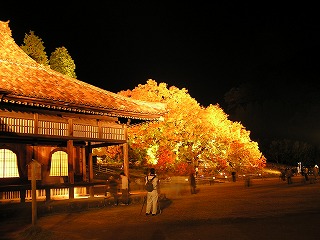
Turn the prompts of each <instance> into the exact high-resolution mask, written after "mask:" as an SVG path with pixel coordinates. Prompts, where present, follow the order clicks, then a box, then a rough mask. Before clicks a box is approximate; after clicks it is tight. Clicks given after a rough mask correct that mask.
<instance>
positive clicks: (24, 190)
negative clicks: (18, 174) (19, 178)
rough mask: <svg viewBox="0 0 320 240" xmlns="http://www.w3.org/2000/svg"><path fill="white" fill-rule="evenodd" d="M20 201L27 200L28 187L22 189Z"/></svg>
mask: <svg viewBox="0 0 320 240" xmlns="http://www.w3.org/2000/svg"><path fill="white" fill-rule="evenodd" d="M20 202H22V203H24V202H26V189H24V188H22V189H20Z"/></svg>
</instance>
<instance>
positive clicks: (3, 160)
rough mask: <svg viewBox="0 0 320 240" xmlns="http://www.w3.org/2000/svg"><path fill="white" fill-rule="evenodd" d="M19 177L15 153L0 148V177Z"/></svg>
mask: <svg viewBox="0 0 320 240" xmlns="http://www.w3.org/2000/svg"><path fill="white" fill-rule="evenodd" d="M13 177H19V171H18V160H17V155H16V154H15V153H14V152H12V151H11V150H9V149H0V178H13Z"/></svg>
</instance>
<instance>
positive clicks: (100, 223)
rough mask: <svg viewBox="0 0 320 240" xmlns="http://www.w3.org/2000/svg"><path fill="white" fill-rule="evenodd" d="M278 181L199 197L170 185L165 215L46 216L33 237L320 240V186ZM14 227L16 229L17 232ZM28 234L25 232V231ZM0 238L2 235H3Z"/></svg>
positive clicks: (229, 186)
mask: <svg viewBox="0 0 320 240" xmlns="http://www.w3.org/2000/svg"><path fill="white" fill-rule="evenodd" d="M293 181H294V183H293V184H290V185H288V184H287V183H286V182H283V181H280V180H279V179H264V180H261V179H259V180H258V179H257V180H253V182H252V185H251V186H250V187H245V185H244V182H243V181H238V182H235V183H234V182H228V183H221V184H213V185H211V186H210V185H200V186H199V189H198V190H199V192H198V193H197V194H192V195H191V194H190V192H189V189H188V188H186V187H185V186H184V187H181V186H178V185H177V186H175V185H168V186H166V187H165V188H163V189H162V192H163V193H165V194H166V196H167V198H168V200H167V201H163V202H162V213H161V214H160V215H157V216H154V217H152V216H145V214H144V209H143V211H142V214H140V212H141V208H142V204H138V203H136V204H132V205H129V206H118V207H113V206H112V207H111V206H110V207H103V208H100V209H93V210H90V211H84V212H76V213H63V214H55V215H49V216H43V217H41V218H39V219H38V222H37V225H36V227H37V229H34V231H35V232H37V234H35V235H34V236H33V237H32V238H29V239H34V240H36V239H41V240H53V239H54V240H55V239H59V240H63V239H65V240H67V239H68V240H69V239H73V240H77V239H104V240H105V239H113V240H118V239H119V240H120V239H130V240H134V239H137V240H144V239H153V240H171V239H179V240H180V239H183V240H189V239H190V240H191V239H192V240H195V239H201V240H206V239H208V240H209V239H210V240H211V239H222V240H227V239H232V240H243V239H248V240H250V239H259V240H264V239H268V240H269V239H272V240H277V239H281V240H286V239H290V240H295V239H299V240H301V239H308V240H315V239H317V240H318V239H319V234H320V232H319V229H320V228H319V227H320V184H319V183H315V184H309V183H302V182H300V180H299V181H297V179H293ZM1 228H6V229H5V230H4V229H2V233H3V235H2V236H3V237H4V238H2V239H26V238H22V237H21V236H26V235H27V233H29V234H31V231H30V224H27V225H26V224H24V223H23V222H19V223H18V224H17V223H16V224H15V225H14V226H13V224H12V222H11V223H10V222H7V223H5V224H1ZM13 229H14V231H13ZM24 231H25V232H24ZM0 239H1V237H0Z"/></svg>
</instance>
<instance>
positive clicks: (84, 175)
mask: <svg viewBox="0 0 320 240" xmlns="http://www.w3.org/2000/svg"><path fill="white" fill-rule="evenodd" d="M80 152H81V153H80V157H81V159H82V180H83V181H84V182H86V181H87V159H86V151H85V148H84V147H81V148H80Z"/></svg>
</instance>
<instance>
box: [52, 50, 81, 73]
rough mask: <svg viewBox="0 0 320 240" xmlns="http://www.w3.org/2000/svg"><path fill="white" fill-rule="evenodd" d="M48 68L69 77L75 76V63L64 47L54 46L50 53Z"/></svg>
mask: <svg viewBox="0 0 320 240" xmlns="http://www.w3.org/2000/svg"><path fill="white" fill-rule="evenodd" d="M50 68H51V69H53V70H55V71H57V72H60V73H62V74H64V75H67V76H69V77H73V78H77V76H76V73H75V69H76V65H75V63H74V61H73V59H72V58H71V56H70V54H69V52H68V50H67V49H66V48H65V47H59V48H56V50H55V51H54V52H53V53H51V55H50Z"/></svg>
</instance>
